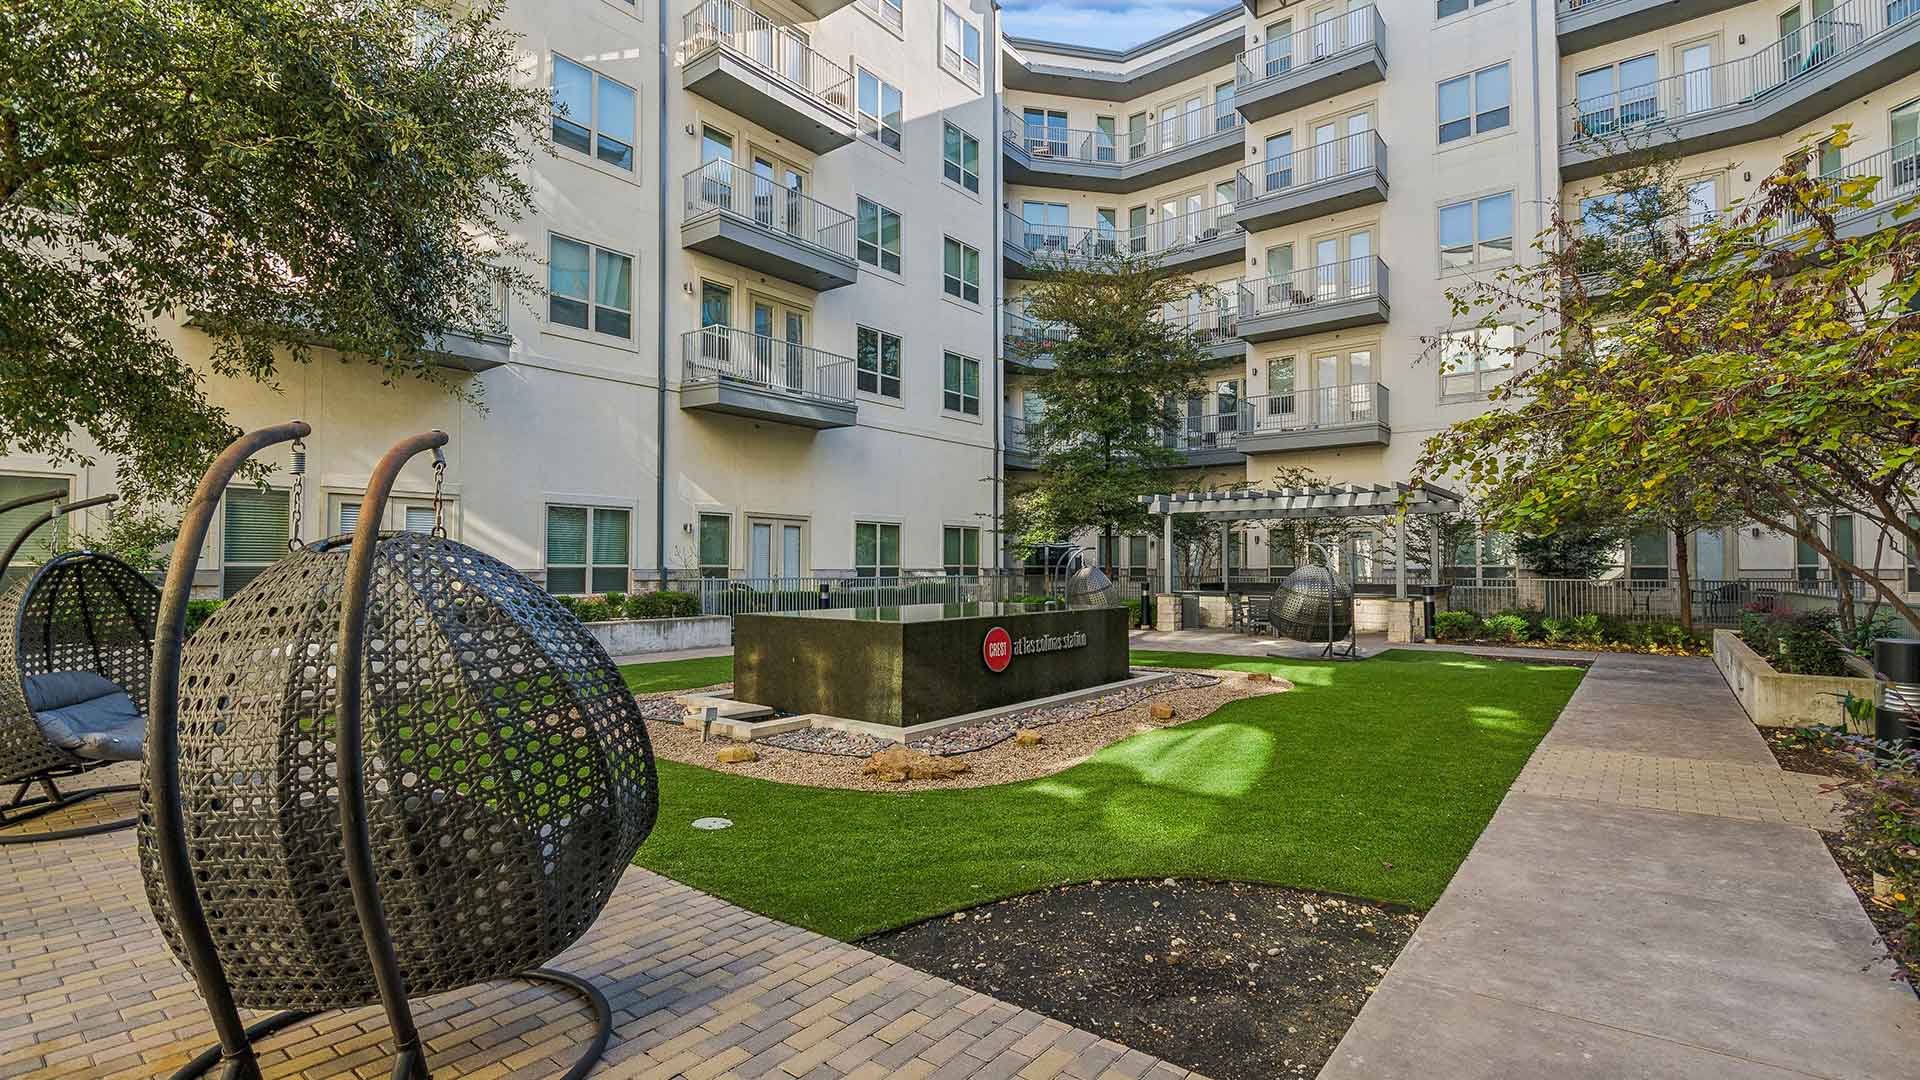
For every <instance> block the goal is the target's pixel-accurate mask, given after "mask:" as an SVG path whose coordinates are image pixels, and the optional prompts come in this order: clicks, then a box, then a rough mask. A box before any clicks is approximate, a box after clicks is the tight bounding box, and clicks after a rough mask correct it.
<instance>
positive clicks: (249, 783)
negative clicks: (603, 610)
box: [140, 422, 658, 1080]
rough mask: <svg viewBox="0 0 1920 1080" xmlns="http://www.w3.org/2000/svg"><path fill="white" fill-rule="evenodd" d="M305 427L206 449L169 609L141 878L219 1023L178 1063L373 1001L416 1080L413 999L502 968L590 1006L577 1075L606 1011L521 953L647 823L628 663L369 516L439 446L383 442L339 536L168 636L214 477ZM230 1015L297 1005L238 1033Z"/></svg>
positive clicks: (589, 912) (571, 915) (491, 565)
mask: <svg viewBox="0 0 1920 1080" xmlns="http://www.w3.org/2000/svg"><path fill="white" fill-rule="evenodd" d="M307 430H308V429H307V426H306V425H305V424H301V423H297V422H296V423H293V424H288V425H283V426H281V427H278V428H269V429H266V430H264V431H259V432H254V433H253V434H251V435H248V436H243V437H242V438H241V439H240V440H239V441H237V442H236V443H235V444H234V445H233V446H231V447H229V448H228V450H227V451H226V452H225V453H224V454H222V455H221V457H220V458H219V459H218V460H217V461H216V462H215V463H214V465H213V467H212V468H211V469H210V470H209V471H208V473H207V475H206V476H205V477H204V478H203V479H202V480H201V483H200V487H199V490H198V491H197V492H196V494H195V496H194V500H193V503H192V504H191V506H190V508H189V510H188V513H187V517H186V520H185V522H184V523H183V525H182V529H181V536H180V540H179V542H178V543H177V544H176V546H175V548H174V557H173V563H172V566H171V567H170V569H169V572H168V575H167V583H166V588H165V591H164V593H163V595H162V599H161V605H160V616H159V626H160V627H162V631H161V634H160V637H159V638H158V640H157V641H156V642H155V646H154V661H153V675H152V688H153V699H152V702H151V714H152V721H153V724H152V730H151V731H150V733H149V739H148V746H147V760H146V765H147V768H146V788H145V790H144V792H143V799H142V815H141V817H142V823H141V829H140V856H141V869H142V872H143V875H144V877H145V879H146V884H147V895H148V899H149V902H150V903H151V905H152V907H153V913H154V917H155V919H156V920H157V921H158V922H159V925H160V929H161V932H162V934H163V935H164V936H165V938H166V940H167V943H168V945H169V946H170V947H171V948H172V949H173V951H174V954H175V955H176V956H177V957H178V958H179V959H180V961H181V962H182V963H183V964H184V965H185V966H186V967H187V969H188V970H189V971H191V972H192V974H193V976H194V979H195V981H196V983H197V984H198V987H199V990H200V995H201V997H202V998H203V999H204V1000H205V1001H206V1002H207V1006H208V1009H209V1011H210V1012H211V1014H212V1017H213V1021H214V1029H215V1030H216V1032H218V1034H219V1037H220V1044H219V1045H218V1046H217V1047H214V1048H212V1049H210V1050H208V1051H207V1052H206V1053H203V1054H201V1055H200V1056H199V1057H198V1058H196V1059H194V1060H193V1061H191V1062H189V1063H188V1064H187V1065H186V1066H185V1067H184V1068H182V1069H181V1070H180V1071H179V1072H178V1073H176V1074H175V1076H176V1077H189V1076H200V1075H204V1074H206V1073H207V1072H208V1071H209V1070H213V1069H215V1068H216V1067H219V1068H220V1075H221V1076H223V1077H249V1078H257V1077H258V1076H259V1075H260V1073H259V1067H258V1064H257V1061H256V1059H255V1056H254V1050H253V1045H252V1044H253V1042H254V1040H256V1039H259V1038H261V1037H263V1036H264V1035H266V1034H268V1033H270V1032H272V1031H275V1030H278V1029H279V1028H281V1027H285V1026H287V1025H289V1024H292V1023H296V1022H298V1021H300V1020H302V1019H304V1018H305V1017H307V1016H310V1015H312V1014H313V1013H314V1012H316V1011H320V1010H327V1009H346V1008H354V1007H359V1006H365V1005H371V1004H375V1003H378V1004H381V1005H383V1006H384V1008H385V1012H386V1015H387V1020H388V1023H389V1024H390V1025H391V1027H392V1029H393V1038H394V1043H395V1046H396V1048H397V1057H396V1061H395V1065H394V1070H393V1076H395V1077H396V1078H403V1080H424V1078H426V1077H427V1075H428V1072H427V1065H426V1058H425V1051H424V1049H423V1047H422V1043H421V1039H420V1034H419V1031H418V1030H417V1029H416V1028H415V1026H414V1022H413V1015H412V1012H411V1010H410V1009H409V1006H408V1004H407V999H408V998H409V997H411V996H418V995H423V994H434V993H439V992H442V991H449V990H456V989H459V988H462V987H466V986H471V985H473V984H475V983H480V982H485V981H488V980H495V979H506V978H520V979H528V980H536V981H542V982H548V983H555V984H558V985H560V986H563V987H565V988H567V989H568V990H569V991H571V992H573V993H575V994H578V995H579V996H581V997H583V998H584V999H586V1001H587V1002H588V1003H589V1004H590V1005H591V1007H592V1008H593V1010H594V1013H595V1015H596V1017H597V1019H598V1024H599V1027H598V1033H597V1035H596V1036H595V1037H594V1038H592V1039H591V1040H589V1041H588V1042H587V1045H586V1046H585V1047H584V1048H583V1050H582V1052H581V1055H580V1057H579V1059H578V1060H577V1061H576V1063H575V1065H574V1066H573V1068H572V1069H571V1070H570V1071H569V1072H568V1073H566V1076H567V1077H569V1078H577V1077H581V1076H584V1075H586V1073H587V1072H588V1071H589V1070H591V1069H592V1067H593V1065H594V1062H595V1061H596V1060H597V1059H598V1058H599V1056H600V1055H601V1053H602V1052H603V1051H604V1050H605V1047H606V1044H607V1041H608V1038H609V1036H610V1034H611V1030H612V1025H611V1013H610V1011H609V1009H608V1006H607V1003H606V1000H605V998H604V997H602V996H601V995H600V993H599V992H598V991H597V990H596V989H595V988H594V987H593V985H592V984H591V983H588V982H586V981H584V980H582V979H579V978H577V977H575V976H573V975H569V974H565V973H562V972H556V971H550V970H547V969H545V968H540V967H536V966H535V965H537V964H541V963H544V962H545V961H547V960H548V959H550V958H552V957H553V956H555V955H557V954H559V953H560V952H561V951H562V950H564V949H565V948H567V947H568V946H569V945H571V944H572V943H573V942H574V941H576V940H578V939H579V938H580V936H581V935H582V934H584V933H585V932H586V930H587V928H588V927H589V926H590V925H591V924H592V923H593V921H594V919H595V918H596V917H597V916H598V915H599V913H600V910H601V908H602V907H604V906H605V904H606V903H607V900H608V898H609V897H610V896H611V895H612V893H613V890H614V887H615V886H616V885H617V884H618V883H619V880H620V876H621V874H622V872H623V871H624V870H625V869H626V867H627V865H628V862H629V861H630V860H631V859H632V857H633V854H634V851H635V850H636V849H637V848H638V847H639V846H640V843H641V841H643V840H644V839H645V838H646V836H647V834H648V832H649V831H650V830H651V828H652V826H653V821H654V817H655V814H656V812H657V808H658V787H657V784H656V779H655V772H654V761H653V753H652V749H651V747H650V745H649V743H648V740H647V735H646V728H645V726H644V724H643V723H642V722H641V717H640V715H639V710H638V708H637V707H636V706H635V704H634V700H633V695H632V693H631V692H629V691H628V690H627V689H626V688H625V686H624V685H623V684H622V682H621V678H620V672H619V670H618V669H617V668H615V667H614V665H613V663H612V661H611V660H609V659H608V658H607V654H606V651H605V650H604V649H602V648H601V647H600V646H599V645H598V644H597V643H596V642H595V641H594V639H593V637H592V636H591V635H590V634H589V633H588V632H587V631H586V629H585V628H584V627H582V626H581V625H580V623H579V622H578V620H576V619H575V618H574V617H573V616H572V615H571V614H570V613H568V612H567V610H566V609H565V608H563V607H561V606H560V604H559V602H558V601H556V600H555V599H554V598H553V597H552V596H550V595H548V594H547V593H546V591H545V590H543V589H542V588H541V587H540V586H539V585H537V584H535V583H534V582H532V581H530V580H528V579H527V578H526V577H525V576H524V575H522V574H521V573H519V572H518V571H516V570H514V569H512V568H511V567H509V566H507V565H506V564H505V563H502V562H500V561H498V560H496V559H494V558H493V557H491V556H489V555H486V554H483V553H482V552H480V551H477V550H475V549H473V548H470V547H467V546H466V545H464V544H460V543H457V542H455V541H453V540H450V539H448V538H447V537H446V536H445V535H444V532H443V530H441V529H439V528H438V527H436V528H434V529H433V530H432V531H431V532H399V533H377V532H376V531H375V530H376V529H377V528H378V526H377V524H369V523H377V522H379V521H380V520H381V519H382V516H383V511H384V509H385V504H386V501H387V498H388V494H389V492H390V490H391V488H392V486H393V482H394V480H395V479H396V477H397V476H398V475H399V472H400V469H401V466H402V465H404V464H405V462H406V461H407V459H409V458H411V457H413V456H414V455H415V454H417V453H420V452H423V451H425V450H433V451H434V456H435V458H436V459H439V457H440V455H439V447H441V446H443V445H444V444H445V443H446V441H447V437H446V435H445V434H444V433H442V432H430V433H428V434H426V435H420V436H415V437H413V438H411V439H408V440H404V441H402V442H401V443H399V444H398V445H396V446H395V447H394V448H393V449H392V450H390V451H388V453H387V454H386V456H385V457H383V458H382V459H381V460H380V462H379V464H378V465H377V466H376V467H375V469H374V472H373V478H372V480H371V482H370V483H369V484H368V486H367V490H366V494H365V498H364V500H363V501H362V502H361V514H360V522H361V523H362V526H361V527H360V528H359V529H357V530H356V531H355V533H354V534H353V535H352V536H351V537H347V536H340V537H334V538H332V539H329V540H326V541H323V542H320V543H317V544H314V545H312V546H309V547H305V548H297V549H295V550H294V551H292V552H291V553H290V554H289V555H288V556H287V557H286V558H284V559H282V560H280V561H279V562H277V563H275V564H274V565H272V566H270V567H268V568H267V569H266V570H265V571H263V572H262V573H261V574H260V575H259V576H258V577H257V578H255V579H254V580H253V581H252V582H250V583H248V585H247V586H246V587H245V588H243V589H242V590H241V591H240V592H239V593H237V594H236V595H235V596H234V597H233V598H232V599H230V600H228V601H227V603H226V604H225V605H224V606H222V607H221V609H220V610H219V611H218V612H216V613H215V614H214V615H213V616H212V617H211V618H210V619H208V620H207V622H206V623H205V624H204V625H203V626H202V627H201V628H200V629H199V631H198V632H196V633H195V634H194V636H193V640H192V641H189V642H185V643H184V644H183V643H182V640H181V631H182V627H183V625H184V620H185V616H186V600H187V593H188V589H189V586H190V584H191V582H192V579H193V573H194V569H195V565H196V563H197V561H198V552H199V550H200V544H201V541H202V540H203V539H204V537H205V536H206V530H207V525H208V522H209V521H210V519H211V517H212V515H213V512H214V510H215V508H216V507H217V506H218V505H219V500H220V495H221V493H222V492H223V491H224V490H225V488H226V485H227V482H228V480H229V479H230V478H231V477H232V475H233V473H234V471H235V470H236V469H238V468H239V467H240V466H241V464H243V463H244V462H245V461H246V459H247V458H248V457H249V456H251V454H252V453H253V452H255V451H256V450H258V449H261V448H264V447H266V446H270V445H273V444H274V443H278V442H285V441H288V440H290V439H297V438H298V437H300V436H302V435H304V434H306V433H307ZM443 464H444V463H443V462H440V461H438V460H436V465H437V466H442V465H443ZM438 473H439V468H438V467H437V468H436V476H437V475H438ZM296 482H297V481H296ZM438 486H439V485H438V483H437V481H436V485H435V487H436V492H435V500H434V502H435V508H436V515H435V516H436V520H437V519H438V508H439V505H440V499H439V494H438ZM363 719H364V721H365V724H364V726H363V723H362V722H363ZM240 1009H260V1010H284V1011H282V1012H279V1013H278V1014H277V1015H274V1016H272V1017H270V1018H268V1019H266V1020H263V1021H261V1022H259V1023H257V1024H255V1025H253V1026H252V1027H251V1028H246V1027H242V1025H241V1020H240V1014H239V1010H240Z"/></svg>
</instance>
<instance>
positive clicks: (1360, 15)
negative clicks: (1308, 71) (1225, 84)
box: [1233, 4, 1387, 94]
mask: <svg viewBox="0 0 1920 1080" xmlns="http://www.w3.org/2000/svg"><path fill="white" fill-rule="evenodd" d="M1386 37H1387V24H1386V22H1385V21H1384V20H1383V19H1381V18H1380V11H1379V9H1378V8H1376V7H1374V6H1372V5H1371V4H1370V5H1368V6H1366V7H1361V8H1353V9H1352V10H1350V11H1344V12H1341V13H1340V14H1338V15H1335V16H1332V17H1331V18H1327V19H1322V20H1321V21H1319V22H1317V23H1314V24H1313V25H1312V26H1309V27H1307V28H1306V29H1305V30H1296V31H1295V32H1293V33H1291V34H1289V35H1287V36H1286V37H1282V38H1276V39H1270V40H1268V41H1266V42H1265V43H1264V44H1262V45H1261V46H1260V47H1259V48H1257V49H1248V50H1247V51H1246V52H1243V53H1241V54H1240V55H1239V57H1238V58H1236V59H1235V60H1234V71H1233V85H1234V90H1235V92H1236V93H1241V94H1244V93H1246V91H1247V90H1248V88H1250V87H1257V86H1259V85H1260V84H1261V83H1264V82H1266V81H1268V80H1269V79H1278V78H1280V77H1281V76H1283V75H1287V74H1290V73H1291V72H1292V71H1293V70H1294V69H1295V68H1297V67H1301V66H1305V65H1308V64H1313V63H1317V62H1319V61H1321V60H1326V59H1328V58H1330V57H1334V56H1339V55H1340V54H1342V53H1345V52H1348V51H1350V50H1353V49H1358V48H1364V47H1369V46H1372V45H1373V44H1374V43H1376V42H1381V41H1385V40H1386Z"/></svg>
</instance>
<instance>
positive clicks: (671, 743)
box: [640, 672, 1292, 791]
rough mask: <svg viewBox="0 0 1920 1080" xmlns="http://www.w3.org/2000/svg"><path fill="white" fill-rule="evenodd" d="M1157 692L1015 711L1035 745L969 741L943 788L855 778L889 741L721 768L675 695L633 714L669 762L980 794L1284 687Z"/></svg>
mask: <svg viewBox="0 0 1920 1080" xmlns="http://www.w3.org/2000/svg"><path fill="white" fill-rule="evenodd" d="M1166 685H1167V684H1164V683H1163V684H1160V685H1158V686H1155V687H1151V688H1147V689H1145V690H1132V691H1122V692H1116V693H1114V694H1107V695H1103V696H1102V697H1100V698H1096V699H1092V700H1090V701H1086V702H1074V703H1072V704H1070V705H1063V706H1053V707H1051V708H1047V709H1030V710H1023V711H1022V714H1021V717H1020V719H1019V720H1018V721H1017V724H1018V726H1019V727H1027V728H1038V729H1039V730H1040V731H1041V732H1042V737H1041V742H1040V743H1039V744H1038V745H1035V746H1020V745H1018V744H1017V743H1015V742H1014V741H1013V740H1012V739H1009V738H1007V737H1006V736H1005V735H1000V736H998V737H997V738H993V739H991V740H989V739H988V738H987V737H985V736H984V735H976V736H974V738H976V739H977V740H978V742H979V743H980V746H979V748H977V749H973V750H968V751H960V752H961V753H964V755H965V756H964V757H963V758H962V759H961V760H963V761H965V762H966V763H967V765H968V766H970V768H969V771H968V772H966V773H965V774H963V775H961V776H957V777H953V778H951V779H947V780H910V781H906V782H904V783H887V782H886V781H884V780H879V779H876V778H874V777H869V776H862V775H861V773H860V766H861V765H862V764H863V763H864V761H865V759H866V758H867V757H868V756H871V755H872V754H873V753H876V752H878V751H879V750H881V749H884V748H885V747H886V746H889V745H892V744H890V743H882V742H880V741H879V740H873V739H866V737H864V736H847V735H845V734H844V733H841V732H831V731H809V732H806V733H804V734H805V735H807V736H810V738H808V739H806V740H805V743H806V744H807V745H809V746H814V745H818V746H822V747H826V746H833V747H837V748H838V749H833V750H825V749H823V750H812V749H809V750H800V749H795V748H793V747H791V746H788V745H784V744H785V743H787V742H790V741H793V740H792V739H791V738H790V737H791V736H794V735H800V734H803V733H800V732H789V733H788V734H787V735H782V736H776V737H775V739H766V740H762V741H759V742H755V743H752V744H751V745H752V746H753V748H754V750H755V751H756V752H757V753H758V755H759V758H758V760H755V761H750V762H740V763H735V764H724V765H723V764H720V763H718V762H716V761H714V759H713V756H714V754H715V752H716V751H718V750H719V749H720V748H722V747H725V746H735V745H739V744H737V743H733V742H730V741H727V740H720V739H716V740H712V741H709V742H706V743H702V742H701V741H700V732H699V730H698V729H697V728H688V727H685V726H682V725H681V724H679V723H677V722H674V721H675V720H676V719H677V718H678V716H679V714H680V710H679V707H678V706H676V705H675V704H674V703H673V698H674V697H675V696H676V694H664V695H655V696H653V697H647V698H641V699H640V707H641V714H642V715H643V716H645V717H646V718H647V720H648V723H647V733H648V735H649V736H650V737H651V738H652V740H653V749H654V752H655V753H656V754H658V755H659V756H661V757H663V758H665V759H667V760H669V761H679V762H684V763H687V764H691V765H699V766H701V767H703V768H709V769H715V770H718V771H721V772H729V773H738V774H740V775H742V776H755V777H760V778H762V779H766V780H777V781H780V782H783V783H789V784H801V785H806V786H811V787H834V788H850V789H855V790H864V791H902V790H909V791H920V790H924V789H928V788H971V787H987V786H989V785H993V784H1007V783H1013V782H1015V781H1020V780H1030V779H1033V778H1035V777H1039V776H1048V775H1051V774H1053V773H1056V772H1059V771H1061V770H1062V769H1067V768H1071V767H1072V766H1074V765H1078V764H1079V763H1080V762H1082V761H1085V760H1086V759H1087V758H1089V757H1091V756H1092V755H1093V754H1094V753H1095V752H1096V751H1098V750H1100V749H1101V748H1102V747H1105V746H1107V745H1109V744H1111V743H1115V742H1119V741H1120V740H1121V739H1124V738H1127V737H1129V736H1131V735H1136V734H1139V733H1141V732H1145V731H1152V730H1154V729H1156V728H1163V727H1171V726H1174V725H1177V724H1182V723H1185V722H1187V721H1189V720H1197V719H1200V718H1201V717H1204V716H1207V715H1209V714H1211V713H1212V712H1213V711H1214V710H1215V709H1217V708H1219V707H1220V706H1221V705H1224V704H1226V703H1227V702H1230V701H1237V700H1239V699H1241V698H1247V697H1254V696H1258V695H1263V694H1273V693H1282V692H1284V691H1287V690H1291V689H1292V686H1290V685H1289V684H1288V683H1286V682H1285V681H1283V680H1275V681H1273V682H1252V681H1249V680H1248V679H1247V678H1246V677H1245V676H1244V675H1241V674H1238V673H1235V672H1223V673H1220V674H1219V675H1196V674H1195V673H1192V672H1181V673H1179V676H1178V678H1177V681H1176V682H1175V683H1174V688H1172V689H1168V688H1166ZM709 689H711V688H709ZM695 692H697V691H677V692H676V693H678V694H683V693H695ZM1109 699H1116V700H1113V701H1109ZM1103 701H1106V702H1108V704H1107V706H1106V709H1107V711H1104V712H1102V711H1097V708H1096V707H1097V706H1098V705H1099V703H1100V702H1103ZM1151 705H1171V706H1173V708H1174V718H1173V719H1172V720H1170V721H1159V720H1154V719H1153V718H1152V716H1151V714H1150V711H1149V709H1150V706H1151ZM1043 712H1044V713H1049V714H1052V715H1051V716H1050V717H1048V718H1046V722H1044V723H1041V722H1037V721H1039V720H1041V719H1042V718H1041V717H1040V716H1039V715H1038V714H1040V713H1043ZM1068 721H1071V722H1068ZM1006 722H1007V723H1009V724H1011V723H1014V722H1015V721H1014V718H1012V717H1009V718H1008V719H1007V721H1006ZM999 723H1000V722H998V721H996V722H995V724H994V725H969V727H970V728H987V727H993V726H996V725H998V724H999ZM1014 730H1016V728H1014V727H1008V729H1007V732H1006V734H1011V733H1012V732H1013V731H1014ZM941 734H942V735H946V734H948V733H946V732H943V733H941ZM854 738H860V739H865V747H863V748H861V749H856V748H855V747H854V744H853V742H852V739H854ZM776 739H777V740H779V741H776ZM843 740H844V741H843ZM913 745H914V747H915V748H916V749H920V750H923V751H926V752H928V753H935V752H938V751H935V750H933V749H931V748H929V747H928V745H927V743H926V742H925V741H916V742H915V743H914V744H913ZM867 747H870V748H867ZM947 753H949V754H951V753H954V751H951V750H950V751H947Z"/></svg>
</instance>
